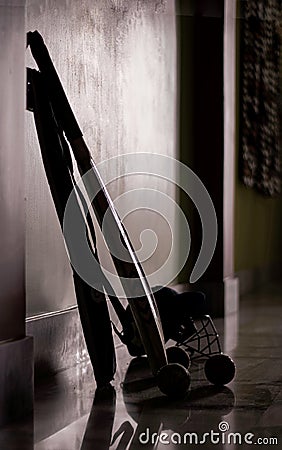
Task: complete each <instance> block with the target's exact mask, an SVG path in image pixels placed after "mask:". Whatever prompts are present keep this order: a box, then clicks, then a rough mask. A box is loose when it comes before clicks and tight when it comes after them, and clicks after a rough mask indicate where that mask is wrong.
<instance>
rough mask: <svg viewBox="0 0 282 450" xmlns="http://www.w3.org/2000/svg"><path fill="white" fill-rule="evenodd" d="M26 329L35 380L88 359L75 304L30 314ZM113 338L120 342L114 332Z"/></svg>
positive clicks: (116, 343) (117, 342)
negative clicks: (31, 343)
mask: <svg viewBox="0 0 282 450" xmlns="http://www.w3.org/2000/svg"><path fill="white" fill-rule="evenodd" d="M119 328H120V327H119ZM26 330H27V333H28V334H29V335H31V336H33V338H34V375H35V381H37V380H38V379H40V378H45V377H46V376H50V375H53V374H55V373H57V372H59V371H61V370H64V369H68V368H70V367H74V366H75V365H77V364H80V363H82V362H86V361H87V360H88V359H89V356H88V352H87V349H86V344H85V340H84V336H83V331H82V327H81V323H80V318H79V313H78V309H77V306H73V307H70V308H68V309H66V310H62V311H56V312H50V313H46V314H41V315H38V316H34V317H30V318H28V319H27V320H26ZM114 342H115V346H116V347H118V346H119V345H122V344H121V343H120V341H119V340H118V338H117V336H116V335H114Z"/></svg>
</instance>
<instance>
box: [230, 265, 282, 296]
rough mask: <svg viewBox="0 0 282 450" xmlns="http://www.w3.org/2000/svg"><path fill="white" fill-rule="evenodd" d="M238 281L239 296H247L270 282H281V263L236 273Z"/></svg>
mask: <svg viewBox="0 0 282 450" xmlns="http://www.w3.org/2000/svg"><path fill="white" fill-rule="evenodd" d="M236 276H237V277H238V279H239V285H240V295H245V294H248V293H249V292H252V291H255V290H256V289H258V288H259V287H261V286H263V285H264V284H266V283H269V282H271V281H278V280H280V281H281V280H282V263H281V262H279V263H274V264H269V265H266V266H262V267H254V268H252V269H247V270H241V271H238V272H237V273H236Z"/></svg>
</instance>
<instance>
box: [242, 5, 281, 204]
mask: <svg viewBox="0 0 282 450" xmlns="http://www.w3.org/2000/svg"><path fill="white" fill-rule="evenodd" d="M242 5H243V20H242V39H243V42H242V49H241V52H242V53H241V55H242V60H241V64H242V65H241V67H242V79H241V86H242V98H241V106H242V109H241V151H240V178H241V179H242V181H243V183H244V184H245V185H246V186H249V187H254V188H256V189H257V190H258V191H259V192H261V193H262V194H264V195H268V196H274V195H276V194H278V193H280V190H281V166H280V124H281V116H280V106H279V104H280V82H281V78H280V70H279V66H280V19H281V14H280V13H281V0H246V1H243V2H242Z"/></svg>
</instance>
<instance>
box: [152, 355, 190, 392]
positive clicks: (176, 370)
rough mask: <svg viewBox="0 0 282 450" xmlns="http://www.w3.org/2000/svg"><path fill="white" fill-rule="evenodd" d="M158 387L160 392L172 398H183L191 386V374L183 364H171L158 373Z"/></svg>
mask: <svg viewBox="0 0 282 450" xmlns="http://www.w3.org/2000/svg"><path fill="white" fill-rule="evenodd" d="M156 379H157V385H158V387H159V389H160V391H161V392H162V393H163V394H165V395H167V396H168V397H171V398H181V397H184V396H185V394H186V393H187V391H188V389H189V386H190V374H189V372H188V370H187V369H186V368H185V367H183V366H182V365H181V364H177V363H170V364H167V365H166V366H163V367H162V368H161V369H160V370H159V372H158V373H157V377H156Z"/></svg>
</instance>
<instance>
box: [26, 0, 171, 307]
mask: <svg viewBox="0 0 282 450" xmlns="http://www.w3.org/2000/svg"><path fill="white" fill-rule="evenodd" d="M174 3H175V2H174V1H173V0H161V1H160V0H158V1H157V0H142V1H140V0H127V1H126V0H124V1H122V0H106V1H105V0H82V1H79V2H78V1H75V0H53V1H52V0H44V1H43V0H34V1H32V0H29V1H28V2H27V29H28V30H34V29H37V30H39V31H40V32H41V34H42V35H43V36H44V39H45V42H46V44H47V46H48V48H49V51H50V53H51V55H52V58H53V61H54V63H55V65H56V67H57V70H58V72H59V74H60V77H61V80H62V82H63V85H64V87H65V90H66V92H67V95H68V97H69V99H70V102H71V105H72V107H73V109H74V111H75V114H76V116H77V118H78V120H79V123H80V125H81V127H82V130H83V132H84V136H85V139H86V142H87V143H88V144H89V147H90V149H91V151H92V153H93V156H94V159H95V160H96V161H97V162H99V161H102V160H104V159H107V158H109V157H112V156H115V155H118V154H122V153H128V152H131V153H132V152H147V153H148V160H147V162H148V168H149V167H150V156H149V155H150V153H152V152H154V153H161V154H164V155H170V156H175V155H176V30H175V12H174ZM27 62H28V65H29V66H34V63H33V61H32V58H31V57H30V55H29V54H28V55H27ZM26 122H27V138H26V148H27V163H26V178H27V187H26V189H27V302H28V303H27V306H28V315H29V316H31V315H33V314H37V313H39V312H46V311H53V310H59V309H62V308H64V307H67V306H69V305H72V304H74V303H75V299H74V294H73V287H72V279H71V273H70V268H69V263H68V260H67V257H66V253H65V249H64V244H63V241H62V237H61V233H60V230H59V226H58V223H57V219H56V216H55V212H54V207H53V204H52V200H51V198H50V194H49V191H48V187H47V183H46V180H45V175H44V171H43V167H42V163H41V160H40V157H39V149H38V144H37V138H36V134H35V129H34V124H33V118H32V115H31V114H30V113H26ZM120 169H122V167H117V170H120ZM147 178H148V177H146V176H139V177H136V179H134V180H133V179H132V178H131V179H130V180H128V179H121V180H119V181H118V182H117V183H116V185H115V186H114V187H112V189H111V192H113V193H115V194H118V193H122V192H124V191H126V190H127V189H128V188H129V187H138V186H140V187H141V186H144V185H148V179H147ZM149 181H150V188H157V189H158V190H162V191H163V192H165V193H168V194H170V195H172V196H173V195H174V189H173V187H172V186H169V185H168V184H167V183H163V182H162V181H160V180H149ZM127 226H128V228H129V232H130V235H131V237H132V239H133V241H134V242H135V244H137V243H138V239H139V233H140V230H142V229H144V228H154V229H157V230H158V231H159V232H160V234H161V237H162V243H161V245H160V246H159V249H158V251H157V252H155V255H154V256H153V257H152V258H150V259H149V260H148V261H147V262H146V264H145V270H149V271H153V270H154V269H155V268H156V267H158V265H159V261H160V258H161V257H162V255H166V254H167V253H168V251H169V245H170V238H169V236H168V233H169V230H168V229H167V227H166V226H165V225H164V224H162V223H161V222H160V219H159V218H158V217H156V215H154V214H151V213H146V212H144V211H142V212H139V213H137V214H136V215H132V216H129V217H128V220H127ZM102 256H103V255H102Z"/></svg>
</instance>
